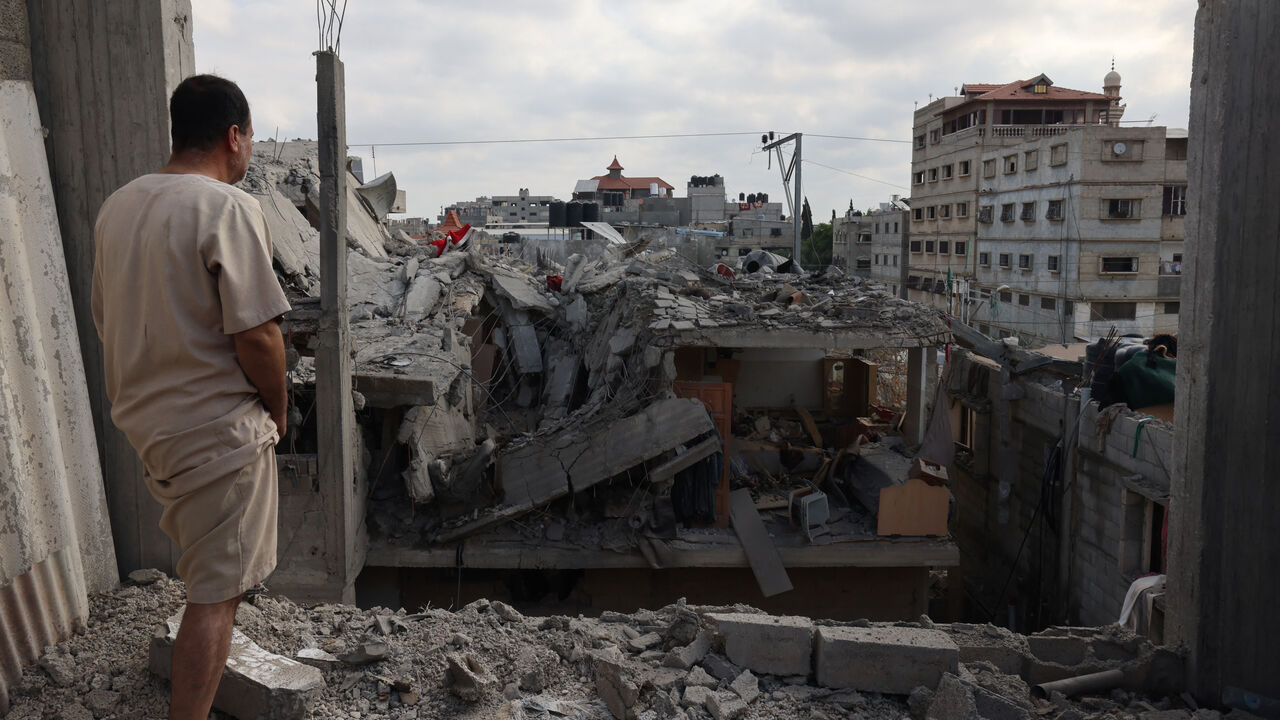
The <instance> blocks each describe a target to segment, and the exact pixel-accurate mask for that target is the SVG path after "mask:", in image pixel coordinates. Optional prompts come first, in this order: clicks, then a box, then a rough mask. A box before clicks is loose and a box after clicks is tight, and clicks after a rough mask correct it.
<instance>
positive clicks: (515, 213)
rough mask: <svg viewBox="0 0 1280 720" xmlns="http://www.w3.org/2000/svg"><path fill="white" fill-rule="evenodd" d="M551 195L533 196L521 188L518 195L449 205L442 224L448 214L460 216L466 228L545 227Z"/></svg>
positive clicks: (442, 217) (485, 197)
mask: <svg viewBox="0 0 1280 720" xmlns="http://www.w3.org/2000/svg"><path fill="white" fill-rule="evenodd" d="M553 202H556V198H555V197H553V196H551V195H530V194H529V188H520V191H519V193H518V194H516V195H494V196H493V197H488V196H481V197H478V198H476V199H475V200H465V201H462V202H457V203H454V204H452V205H449V206H448V207H446V208H445V212H444V213H443V214H441V215H440V217H439V220H440V221H441V222H443V221H444V219H445V217H446V215H447V214H448V212H449V211H454V212H456V213H457V214H458V219H459V220H461V221H462V222H463V223H464V224H470V225H473V226H475V227H487V226H490V225H498V224H509V225H538V226H545V225H546V224H547V221H548V220H549V219H550V208H551V203H553Z"/></svg>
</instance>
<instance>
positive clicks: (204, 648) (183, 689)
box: [169, 595, 244, 720]
mask: <svg viewBox="0 0 1280 720" xmlns="http://www.w3.org/2000/svg"><path fill="white" fill-rule="evenodd" d="M243 597H244V596H243V595H240V596H237V597H234V598H231V599H230V600H224V601H222V602H220V603H211V604H201V603H187V609H186V610H185V611H184V612H183V614H182V625H181V626H179V627H178V638H177V639H176V640H174V642H173V678H172V680H171V682H170V691H169V720H207V718H208V717H209V708H210V707H212V706H213V696H214V694H215V693H216V692H217V691H218V681H219V680H221V679H222V670H223V668H224V667H226V664H227V653H228V652H230V650H231V630H232V628H234V627H235V624H236V607H237V606H239V604H240V599H241V598H243Z"/></svg>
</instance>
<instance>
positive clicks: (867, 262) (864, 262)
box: [857, 255, 871, 270]
mask: <svg viewBox="0 0 1280 720" xmlns="http://www.w3.org/2000/svg"><path fill="white" fill-rule="evenodd" d="M857 269H859V270H870V269H871V258H869V257H867V256H866V255H863V256H862V257H860V258H858V265H857Z"/></svg>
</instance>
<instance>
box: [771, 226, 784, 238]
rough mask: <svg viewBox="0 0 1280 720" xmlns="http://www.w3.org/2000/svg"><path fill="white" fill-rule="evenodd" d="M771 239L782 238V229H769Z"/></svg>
mask: <svg viewBox="0 0 1280 720" xmlns="http://www.w3.org/2000/svg"><path fill="white" fill-rule="evenodd" d="M769 237H782V228H769Z"/></svg>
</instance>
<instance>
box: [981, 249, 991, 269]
mask: <svg viewBox="0 0 1280 720" xmlns="http://www.w3.org/2000/svg"><path fill="white" fill-rule="evenodd" d="M978 265H979V266H980V267H991V251H990V250H985V251H979V252H978Z"/></svg>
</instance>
